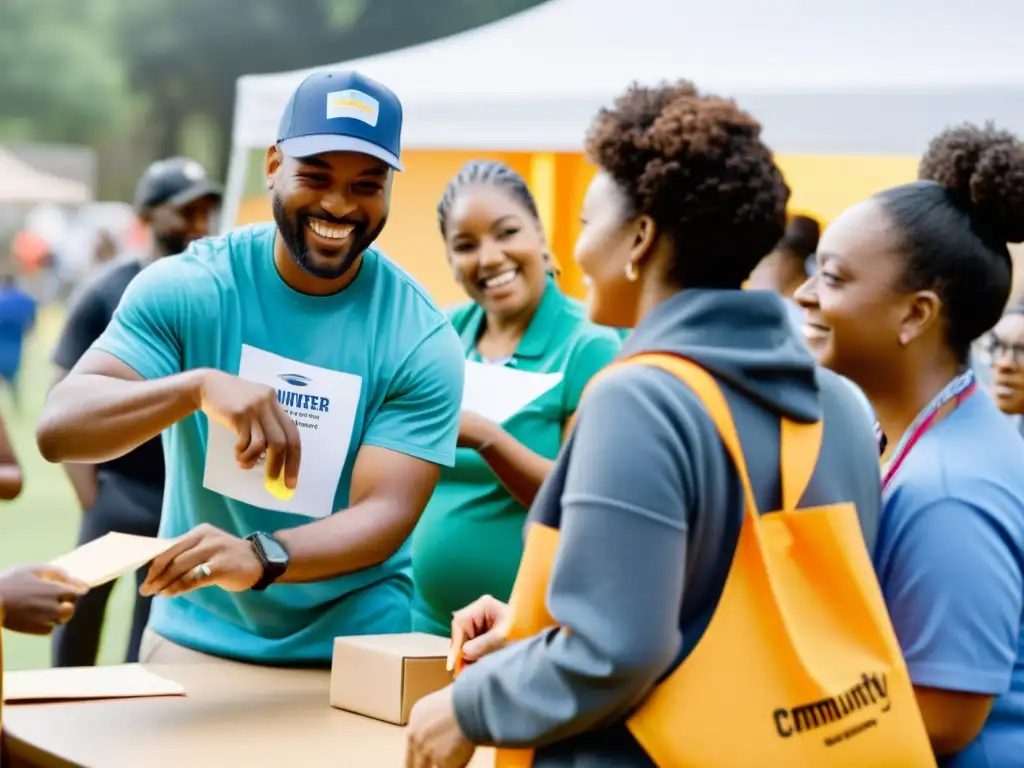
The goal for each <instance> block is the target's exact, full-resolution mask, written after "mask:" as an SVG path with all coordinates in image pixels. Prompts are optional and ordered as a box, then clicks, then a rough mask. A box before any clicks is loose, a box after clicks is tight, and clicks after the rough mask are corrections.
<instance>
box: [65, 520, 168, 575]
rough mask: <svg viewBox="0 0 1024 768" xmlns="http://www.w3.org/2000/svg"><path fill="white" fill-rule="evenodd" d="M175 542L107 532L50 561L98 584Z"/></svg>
mask: <svg viewBox="0 0 1024 768" xmlns="http://www.w3.org/2000/svg"><path fill="white" fill-rule="evenodd" d="M174 543H175V540H174V539H154V538H152V537H150V536H133V535H131V534H128V533H108V534H107V535H106V536H101V537H100V538H98V539H96V540H94V541H90V542H89V543H88V544H83V545H82V546H80V547H79V548H78V549H76V550H74V551H72V552H68V553H67V554H66V555H61V556H60V557H58V558H56V559H55V560H51V561H50V564H51V565H53V566H56V567H57V568H61V569H63V570H65V571H66V572H67V573H68V574H69V575H71V576H74V577H75V578H76V579H81V580H82V581H84V582H85V583H86V584H88V585H89V586H90V587H98V586H99V585H100V584H106V583H107V582H108V581H113V580H114V579H117V578H119V577H121V576H124V575H125V574H128V573H132V572H133V571H135V570H137V569H138V568H141V567H142V566H144V565H145V564H146V563H148V562H149V561H150V560H152V559H153V558H154V557H156V556H157V555H160V554H163V553H164V552H166V551H167V550H168V549H170V548H171V547H172V546H173V545H174Z"/></svg>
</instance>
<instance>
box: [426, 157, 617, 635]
mask: <svg viewBox="0 0 1024 768" xmlns="http://www.w3.org/2000/svg"><path fill="white" fill-rule="evenodd" d="M437 213H438V222H439V224H440V227H441V235H442V236H443V237H444V240H445V245H446V246H447V250H448V261H449V263H450V265H451V268H452V272H453V274H454V275H455V279H456V280H457V281H458V282H459V284H460V285H461V286H462V287H463V289H464V290H465V291H466V293H467V294H468V295H469V297H470V299H472V301H470V302H468V303H467V304H464V305H461V306H459V307H456V308H455V309H454V310H453V311H452V312H451V321H452V324H453V325H454V326H455V330H456V331H458V332H459V335H460V336H461V337H462V343H463V345H464V347H465V350H466V359H467V360H469V361H473V362H474V363H479V364H484V365H495V366H505V367H507V368H512V369H514V370H517V371H522V372H526V373H542V374H555V375H554V376H551V378H550V379H548V381H554V382H556V383H555V384H554V385H553V386H552V387H551V388H550V389H548V390H547V391H546V392H544V393H543V394H541V395H539V396H538V397H537V398H536V399H534V400H532V401H531V402H529V403H527V404H526V405H525V406H524V407H522V408H521V409H519V410H518V411H517V412H515V413H514V414H513V415H512V416H510V417H509V418H507V419H505V420H504V421H503V422H502V423H501V424H497V423H495V422H493V421H489V420H488V419H486V418H484V417H482V416H480V415H478V414H474V413H469V412H464V413H463V415H462V424H461V428H460V430H459V446H460V447H459V451H458V454H457V456H456V462H455V466H454V467H453V468H450V469H449V468H442V470H441V479H440V482H439V483H438V485H437V490H436V491H434V495H433V497H432V498H431V500H430V504H429V505H428V506H427V508H426V510H425V511H424V512H423V516H422V517H421V518H420V522H419V524H418V525H417V527H416V530H415V532H414V533H413V537H412V565H413V578H414V581H415V585H416V599H415V601H414V608H413V619H412V623H413V629H414V630H416V631H419V632H430V633H433V634H438V635H445V636H447V635H448V634H449V632H450V629H451V617H452V612H453V611H455V610H458V609H459V608H461V607H462V606H464V605H468V604H469V603H470V602H472V601H473V600H475V599H477V598H478V597H480V596H481V595H485V594H490V595H494V596H495V597H497V598H499V599H500V600H506V599H508V596H509V592H510V591H511V589H512V582H513V580H514V579H515V575H516V570H517V568H518V566H519V558H520V556H521V555H522V531H523V522H524V520H525V517H526V510H527V508H528V507H529V506H530V503H531V502H532V501H533V497H534V495H535V494H536V493H537V489H538V488H539V487H540V484H541V483H542V482H543V481H544V478H546V477H547V475H548V472H550V470H551V467H552V460H553V459H554V458H555V456H556V454H557V453H558V449H559V448H560V446H561V444H562V436H563V432H564V430H565V427H566V425H567V424H568V422H569V419H570V417H571V416H572V414H573V412H574V411H575V410H576V406H577V404H578V403H579V399H580V395H581V394H582V392H583V388H584V387H585V386H586V384H587V382H588V381H589V380H590V377H591V376H593V375H594V374H595V373H596V372H597V371H599V370H600V369H601V368H603V367H604V366H605V365H607V364H608V363H610V362H611V361H612V359H613V358H614V357H615V355H616V354H617V352H618V350H619V344H620V339H619V335H618V333H617V332H616V331H614V330H612V329H610V328H602V327H601V326H597V325H594V324H593V323H591V322H589V321H588V320H587V319H586V309H585V308H584V306H583V305H582V304H581V303H580V302H578V301H576V300H574V299H571V298H569V297H568V296H566V295H565V294H563V293H562V292H561V291H560V290H559V289H558V286H557V285H556V284H555V280H554V278H553V276H552V274H551V273H552V263H551V257H550V255H549V254H548V252H547V250H546V247H545V238H544V232H543V229H542V227H541V223H540V217H539V216H538V213H537V206H536V204H535V202H534V199H533V195H531V194H530V190H529V189H528V188H527V186H526V183H525V182H524V181H523V179H522V177H520V176H519V174H517V173H516V172H515V171H513V170H512V169H511V168H509V167H508V166H506V165H503V164H501V163H496V162H492V161H487V160H475V161H472V162H470V163H467V164H466V165H465V166H464V167H463V168H462V170H461V171H460V172H459V174H458V175H457V176H456V177H455V178H454V179H452V181H451V182H449V184H448V187H447V189H446V190H445V193H444V196H443V197H442V198H441V202H440V203H439V204H438V206H437ZM495 396H500V395H498V394H497V393H496V394H495Z"/></svg>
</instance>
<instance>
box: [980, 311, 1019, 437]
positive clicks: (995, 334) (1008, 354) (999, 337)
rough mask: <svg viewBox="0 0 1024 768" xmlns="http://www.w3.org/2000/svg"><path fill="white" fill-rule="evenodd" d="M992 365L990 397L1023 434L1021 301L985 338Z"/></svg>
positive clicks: (986, 349)
mask: <svg viewBox="0 0 1024 768" xmlns="http://www.w3.org/2000/svg"><path fill="white" fill-rule="evenodd" d="M985 351H986V352H987V353H988V360H989V365H990V366H991V377H992V383H991V387H990V390H991V392H992V399H993V400H995V402H996V405H997V406H998V407H999V410H1001V411H1002V412H1003V413H1006V414H1009V415H1011V416H1013V417H1014V421H1015V423H1016V425H1017V431H1019V432H1022V434H1024V418H1022V415H1024V304H1015V305H1013V306H1011V307H1010V308H1009V309H1008V310H1006V312H1005V313H1004V314H1003V318H1002V320H1000V321H999V324H998V325H996V327H995V328H993V329H992V332H991V333H989V334H988V336H987V337H986V339H985Z"/></svg>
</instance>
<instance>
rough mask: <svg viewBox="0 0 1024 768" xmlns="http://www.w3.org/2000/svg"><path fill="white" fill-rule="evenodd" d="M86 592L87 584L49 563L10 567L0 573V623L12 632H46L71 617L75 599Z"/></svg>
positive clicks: (32, 633)
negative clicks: (1, 606) (0, 606)
mask: <svg viewBox="0 0 1024 768" xmlns="http://www.w3.org/2000/svg"><path fill="white" fill-rule="evenodd" d="M88 591H89V585H88V584H85V583H83V582H80V581H78V580H76V579H74V578H73V577H71V576H70V575H68V574H67V573H65V572H64V571H62V570H61V569H59V568H55V567H53V566H52V565H21V566H17V567H15V568H11V569H10V570H9V571H7V572H5V573H4V574H2V575H0V601H2V605H3V625H4V627H5V628H6V629H9V630H11V631H12V632H23V633H25V634H28V635H48V634H50V633H51V632H52V631H53V629H54V627H56V626H57V625H59V624H65V623H66V622H68V621H69V620H70V619H71V617H72V616H73V615H74V613H75V603H76V601H77V600H78V598H79V597H80V596H81V595H84V594H85V593H86V592H88Z"/></svg>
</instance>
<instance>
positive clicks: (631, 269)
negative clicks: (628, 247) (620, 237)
mask: <svg viewBox="0 0 1024 768" xmlns="http://www.w3.org/2000/svg"><path fill="white" fill-rule="evenodd" d="M638 277H640V275H638V274H637V271H636V264H634V263H633V262H632V261H630V262H627V264H626V279H627V280H629V282H631V283H635V282H636V279H637V278H638Z"/></svg>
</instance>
